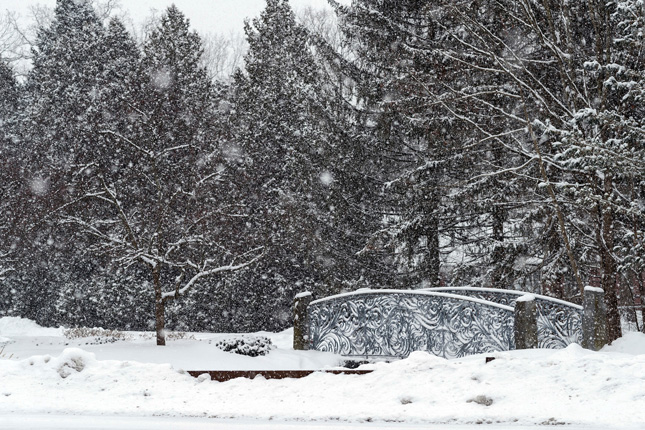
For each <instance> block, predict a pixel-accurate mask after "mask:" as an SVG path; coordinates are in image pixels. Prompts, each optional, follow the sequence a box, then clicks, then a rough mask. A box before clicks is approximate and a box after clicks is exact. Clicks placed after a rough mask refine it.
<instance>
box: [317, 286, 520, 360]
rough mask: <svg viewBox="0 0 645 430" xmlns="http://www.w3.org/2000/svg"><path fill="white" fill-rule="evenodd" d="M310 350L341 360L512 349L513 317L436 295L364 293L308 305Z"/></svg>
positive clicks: (483, 305)
mask: <svg viewBox="0 0 645 430" xmlns="http://www.w3.org/2000/svg"><path fill="white" fill-rule="evenodd" d="M308 318H309V336H310V337H309V339H310V341H311V347H312V349H316V350H319V351H329V352H334V353H338V354H342V355H345V356H364V357H369V356H381V357H382V356H386V357H387V356H390V357H407V356H408V355H409V354H410V353H411V352H413V351H428V352H430V353H432V354H434V355H437V356H439V357H445V358H457V357H463V356H466V355H471V354H479V353H484V352H493V351H503V350H509V349H513V348H514V342H515V339H514V336H513V313H512V312H511V311H509V310H506V309H501V308H498V307H495V306H490V305H486V304H484V303H477V302H473V301H469V300H460V299H457V298H449V297H444V296H441V295H437V296H432V295H427V294H425V295H420V294H410V293H408V294H406V293H400V294H399V293H383V294H378V293H369V294H357V295H351V296H343V297H339V298H336V299H330V300H326V301H321V302H318V303H313V304H311V305H310V306H309V309H308Z"/></svg>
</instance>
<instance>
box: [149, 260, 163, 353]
mask: <svg viewBox="0 0 645 430" xmlns="http://www.w3.org/2000/svg"><path fill="white" fill-rule="evenodd" d="M159 272H160V270H159V267H158V266H157V267H155V268H154V269H152V282H153V283H154V288H155V331H156V332H157V346H165V345H166V334H165V330H164V328H165V325H166V315H165V313H166V302H164V300H163V298H162V296H161V279H160V273H159Z"/></svg>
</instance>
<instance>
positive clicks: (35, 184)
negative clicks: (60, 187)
mask: <svg viewBox="0 0 645 430" xmlns="http://www.w3.org/2000/svg"><path fill="white" fill-rule="evenodd" d="M29 188H30V189H31V192H32V193H34V194H35V195H37V196H44V195H45V194H47V193H48V192H49V179H43V178H34V179H32V181H31V183H30V184H29Z"/></svg>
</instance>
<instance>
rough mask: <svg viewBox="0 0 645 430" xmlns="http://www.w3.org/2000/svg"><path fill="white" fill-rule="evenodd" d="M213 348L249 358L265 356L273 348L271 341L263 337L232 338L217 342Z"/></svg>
mask: <svg viewBox="0 0 645 430" xmlns="http://www.w3.org/2000/svg"><path fill="white" fill-rule="evenodd" d="M215 346H216V347H218V348H219V349H221V350H222V351H226V352H232V353H234V354H240V355H247V356H249V357H259V356H260V355H267V354H268V353H269V351H271V350H272V349H273V348H275V346H274V345H273V343H271V339H269V338H268V337H264V336H243V337H232V338H228V339H223V340H220V341H218V342H217V343H216V344H215Z"/></svg>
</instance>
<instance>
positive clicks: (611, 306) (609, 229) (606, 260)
mask: <svg viewBox="0 0 645 430" xmlns="http://www.w3.org/2000/svg"><path fill="white" fill-rule="evenodd" d="M604 182H605V183H604V187H605V199H609V198H610V197H611V195H610V193H611V190H612V187H613V184H612V178H611V175H609V174H607V175H606V177H605V180H604ZM601 210H602V218H601V228H602V231H601V234H602V236H601V240H600V243H599V247H600V264H601V267H602V280H601V284H602V289H603V290H605V305H606V306H607V335H608V338H609V339H608V340H609V342H610V343H611V342H613V341H614V340H616V339H618V338H619V337H621V336H622V329H621V326H620V313H619V312H618V289H617V285H616V279H617V273H616V261H615V260H614V256H613V254H612V251H613V249H614V235H613V222H614V219H613V211H612V209H611V207H610V206H609V204H606V205H604V208H602V209H601Z"/></svg>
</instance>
